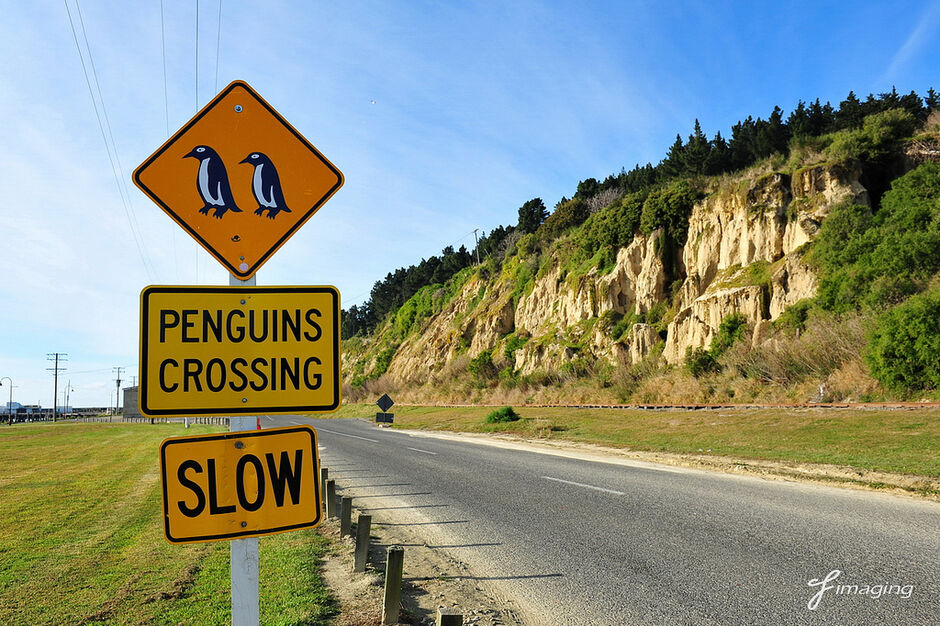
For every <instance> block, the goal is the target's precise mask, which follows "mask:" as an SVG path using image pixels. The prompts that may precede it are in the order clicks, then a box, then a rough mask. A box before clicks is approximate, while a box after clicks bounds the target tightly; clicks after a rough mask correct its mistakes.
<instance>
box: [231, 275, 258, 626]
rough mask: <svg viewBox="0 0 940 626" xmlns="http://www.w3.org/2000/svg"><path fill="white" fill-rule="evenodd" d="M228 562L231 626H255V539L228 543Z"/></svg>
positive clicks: (251, 425) (235, 281)
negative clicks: (229, 562)
mask: <svg viewBox="0 0 940 626" xmlns="http://www.w3.org/2000/svg"><path fill="white" fill-rule="evenodd" d="M255 278H256V276H252V277H251V278H249V279H248V280H240V279H239V278H238V277H236V276H235V275H234V274H229V281H228V284H229V285H231V286H233V287H243V286H254V285H255V284H256V281H255ZM256 424H257V418H256V417H255V416H252V415H249V416H242V417H230V418H229V432H236V431H240V430H254V429H255V425H256ZM230 547H231V559H232V626H258V624H259V622H260V619H261V612H260V610H259V607H258V538H257V537H248V538H247V539H233V540H232V541H231V542H230Z"/></svg>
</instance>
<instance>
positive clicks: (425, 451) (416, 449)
mask: <svg viewBox="0 0 940 626" xmlns="http://www.w3.org/2000/svg"><path fill="white" fill-rule="evenodd" d="M408 450H414V451H415V452H423V453H424V454H437V452H428V451H427V450H419V449H418V448H408Z"/></svg>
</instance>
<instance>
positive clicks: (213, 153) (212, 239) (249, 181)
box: [134, 81, 343, 280]
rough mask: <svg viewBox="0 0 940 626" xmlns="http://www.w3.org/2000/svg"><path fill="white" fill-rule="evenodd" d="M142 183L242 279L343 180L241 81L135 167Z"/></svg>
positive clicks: (181, 223)
mask: <svg viewBox="0 0 940 626" xmlns="http://www.w3.org/2000/svg"><path fill="white" fill-rule="evenodd" d="M134 184H136V185H137V186H138V187H139V188H140V189H141V190H142V191H143V192H144V193H145V194H147V195H148V196H149V197H150V199H151V200H153V201H154V202H156V203H157V204H158V205H159V206H160V207H161V208H162V209H163V210H164V211H165V212H166V213H167V214H168V215H169V216H170V217H171V218H173V220H174V221H176V223H177V224H179V225H180V226H182V227H183V229H184V230H186V232H188V233H189V234H190V235H192V236H193V237H194V238H195V239H196V241H198V242H199V243H200V244H201V245H202V247H204V248H205V249H206V250H207V251H208V252H209V254H211V255H212V256H214V257H215V258H216V259H217V260H218V261H219V262H220V263H221V264H222V265H223V266H225V268H226V269H227V270H228V271H229V272H231V273H232V274H233V275H235V276H237V277H238V278H239V279H241V280H246V279H248V278H251V277H252V276H254V274H255V272H257V271H258V268H259V267H261V265H262V264H263V263H264V262H265V261H267V260H268V259H269V258H271V256H272V255H273V254H274V253H275V252H276V251H277V249H278V248H280V247H281V246H282V245H283V244H284V242H286V241H287V240H288V239H289V238H290V237H291V235H293V234H294V233H295V232H297V229H299V228H300V227H301V226H302V225H303V224H304V223H305V222H306V221H307V220H308V219H309V218H310V216H312V215H313V214H314V213H316V212H317V210H318V209H319V208H320V207H321V206H322V205H323V204H324V203H325V202H326V201H327V200H328V199H329V198H330V197H331V196H332V195H333V194H334V193H336V191H337V190H338V189H339V188H340V187H341V186H342V185H343V174H342V173H341V172H340V171H339V170H338V169H336V167H335V166H334V165H333V164H332V163H330V162H329V161H328V160H327V158H326V157H324V156H323V155H322V154H320V152H319V151H318V150H317V149H316V148H314V147H313V145H312V144H311V143H310V142H309V141H307V140H306V139H305V138H304V137H303V136H302V135H301V134H300V133H299V132H297V130H296V129H295V128H294V127H293V126H291V125H290V124H289V123H288V122H287V120H285V119H284V118H283V117H281V115H280V114H279V113H278V112H277V111H275V110H274V108H273V107H272V106H271V105H270V104H268V103H267V102H265V101H264V99H262V98H261V96H259V95H258V94H257V93H256V92H255V91H254V90H253V89H252V88H251V87H250V86H248V84H247V83H245V82H242V81H235V82H233V83H232V84H230V85H229V86H228V87H226V88H225V89H223V90H222V91H221V92H220V93H219V95H218V96H216V97H215V99H213V100H212V102H210V103H209V104H207V105H206V106H205V107H204V108H203V109H202V110H201V111H199V113H197V114H196V116H195V117H193V118H192V119H191V120H190V121H189V122H187V123H186V125H185V126H183V127H182V128H181V129H180V130H179V131H177V132H176V134H174V135H173V136H172V137H170V139H169V140H167V142H166V143H164V144H163V145H162V146H161V147H160V148H159V149H158V150H157V151H156V152H154V153H153V154H152V155H151V156H150V157H149V158H148V159H147V160H146V161H144V162H143V164H141V166H140V167H138V168H137V170H135V172H134Z"/></svg>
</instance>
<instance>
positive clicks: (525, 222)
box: [518, 181, 597, 234]
mask: <svg viewBox="0 0 940 626" xmlns="http://www.w3.org/2000/svg"><path fill="white" fill-rule="evenodd" d="M595 182H597V181H595ZM547 217H548V209H546V208H545V203H544V202H542V199H541V198H532V199H531V200H529V201H528V202H526V203H525V204H523V205H522V206H521V207H519V226H518V228H519V230H520V231H522V232H523V233H526V234H528V233H534V232H535V231H536V230H537V229H538V227H539V226H541V225H542V222H544V221H545V219H546V218H547Z"/></svg>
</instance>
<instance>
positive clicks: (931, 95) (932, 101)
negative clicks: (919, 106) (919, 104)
mask: <svg viewBox="0 0 940 626" xmlns="http://www.w3.org/2000/svg"><path fill="white" fill-rule="evenodd" d="M924 104H925V105H926V108H927V114H928V115H930V114H931V113H933V112H934V111H940V95H937V92H936V91H934V90H933V87H931V88H930V89H928V90H927V97H926V98H924Z"/></svg>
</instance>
